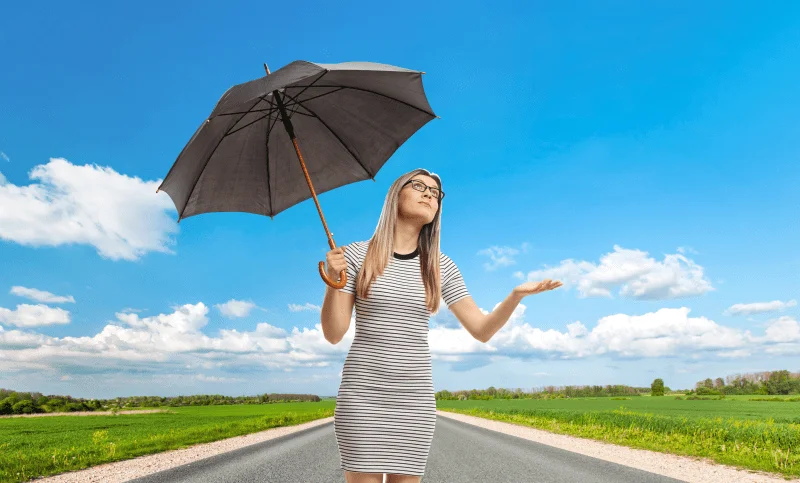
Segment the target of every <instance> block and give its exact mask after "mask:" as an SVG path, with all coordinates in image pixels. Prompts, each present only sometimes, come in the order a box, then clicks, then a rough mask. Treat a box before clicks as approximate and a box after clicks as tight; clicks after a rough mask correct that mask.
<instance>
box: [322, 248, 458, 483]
mask: <svg viewBox="0 0 800 483" xmlns="http://www.w3.org/2000/svg"><path fill="white" fill-rule="evenodd" d="M368 245H369V242H368V241H357V242H353V243H350V244H349V245H347V248H346V249H345V252H344V255H345V258H346V260H347V285H345V286H344V287H343V288H341V289H339V290H340V291H342V292H346V293H350V294H355V281H356V275H357V273H358V270H359V269H360V268H361V265H362V263H363V261H364V258H365V256H366V254H367V247H368ZM439 260H440V262H439V263H440V270H441V280H442V298H443V299H444V301H445V303H446V304H447V306H450V305H452V304H453V303H455V302H457V301H458V300H461V299H462V298H464V297H467V296H468V295H469V293H468V292H467V288H466V286H465V284H464V280H463V279H462V277H461V273H460V272H459V270H458V267H457V266H456V265H455V263H453V261H452V260H451V259H450V258H449V257H448V256H447V255H445V254H443V253H440V258H439ZM355 309H356V320H355V326H356V327H355V338H354V339H353V343H352V345H351V346H350V350H349V352H348V354H347V358H346V359H345V362H344V368H343V370H342V381H341V384H340V385H339V392H338V395H337V398H336V408H335V410H334V431H335V433H336V442H337V444H338V447H339V456H340V462H341V465H340V468H341V469H343V470H346V471H356V472H362V473H392V474H406V475H417V476H422V475H423V474H424V473H425V465H426V463H427V460H428V452H429V450H430V446H431V441H432V440H433V432H434V428H435V426H436V398H435V394H434V390H433V374H432V367H431V355H430V349H429V347H428V322H429V319H430V314H429V313H428V311H427V309H426V308H425V286H424V285H423V283H422V277H421V270H420V258H419V249H417V250H415V251H414V252H412V253H408V254H397V253H395V254H394V256H393V258H392V259H391V260H390V261H389V264H388V265H387V266H386V269H385V270H384V273H383V275H380V276H378V277H377V278H376V279H375V280H374V281H373V282H372V286H371V287H370V295H369V297H368V298H367V299H361V298H360V297H358V296H356V300H355ZM440 310H441V309H440Z"/></svg>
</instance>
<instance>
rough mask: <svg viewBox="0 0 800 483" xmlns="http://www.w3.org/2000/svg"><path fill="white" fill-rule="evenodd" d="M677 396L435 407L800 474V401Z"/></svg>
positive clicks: (443, 404)
mask: <svg viewBox="0 0 800 483" xmlns="http://www.w3.org/2000/svg"><path fill="white" fill-rule="evenodd" d="M750 398H753V396H736V397H728V398H726V399H722V400H696V401H691V400H677V399H675V397H672V396H664V397H646V398H644V397H643V398H631V399H630V400H626V401H619V400H611V399H610V398H574V399H555V400H532V399H511V400H493V401H469V400H467V401H441V400H440V401H437V408H438V409H441V410H444V411H451V412H456V413H462V414H469V415H472V416H478V417H483V418H487V419H495V420H499V421H506V422H511V423H516V424H522V425H526V426H531V427H534V428H539V429H544V430H547V431H551V432H554V433H561V434H570V435H574V436H579V437H583V438H591V439H596V440H601V441H606V442H609V443H615V444H621V445H625V446H630V447H634V448H642V449H649V450H654V451H661V452H667V453H673V454H679V455H685V456H697V457H703V458H710V459H712V460H714V461H716V462H718V463H723V464H729V465H733V466H738V467H742V468H748V469H752V470H760V471H769V472H773V473H779V474H783V475H785V476H800V405H798V404H796V403H792V402H787V403H786V404H774V403H771V402H765V401H750V400H749V399H750Z"/></svg>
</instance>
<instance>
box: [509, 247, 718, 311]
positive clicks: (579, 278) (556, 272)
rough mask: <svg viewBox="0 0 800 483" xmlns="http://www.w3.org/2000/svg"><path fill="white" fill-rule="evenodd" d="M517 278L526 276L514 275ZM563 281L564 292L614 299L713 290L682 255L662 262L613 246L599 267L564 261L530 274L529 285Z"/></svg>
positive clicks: (700, 270) (660, 297) (659, 297)
mask: <svg viewBox="0 0 800 483" xmlns="http://www.w3.org/2000/svg"><path fill="white" fill-rule="evenodd" d="M515 276H516V277H518V278H524V277H525V275H523V274H521V273H520V272H517V273H515ZM547 278H549V279H553V280H560V281H561V282H562V283H563V284H564V287H565V288H570V287H577V290H578V292H579V296H580V297H611V296H612V295H611V291H612V289H614V288H615V287H620V290H619V294H620V295H622V296H624V297H631V298H635V299H640V300H665V299H675V298H680V297H690V296H696V295H702V294H704V293H706V292H708V291H711V290H714V288H713V287H712V286H711V283H710V282H709V281H708V280H706V279H705V278H704V277H703V267H701V266H699V265H697V264H696V263H694V262H693V261H692V260H689V259H688V258H686V257H685V256H683V255H680V254H675V255H665V256H664V261H662V262H659V261H656V260H655V259H653V258H651V257H648V256H647V252H643V251H641V250H629V249H625V248H621V247H620V246H618V245H614V252H613V253H608V254H606V255H604V256H603V257H601V258H600V263H599V264H595V263H592V262H587V261H575V260H572V259H569V260H564V261H562V262H561V264H560V265H559V266H557V267H549V268H544V269H541V270H535V271H532V272H528V274H527V280H528V281H539V280H543V279H547Z"/></svg>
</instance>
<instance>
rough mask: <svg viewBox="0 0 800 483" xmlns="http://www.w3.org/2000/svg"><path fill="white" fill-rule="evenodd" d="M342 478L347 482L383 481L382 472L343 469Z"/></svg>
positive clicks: (376, 482) (380, 482)
mask: <svg viewBox="0 0 800 483" xmlns="http://www.w3.org/2000/svg"><path fill="white" fill-rule="evenodd" d="M344 480H345V481H346V482H347V483H383V473H357V472H355V471H347V470H345V472H344Z"/></svg>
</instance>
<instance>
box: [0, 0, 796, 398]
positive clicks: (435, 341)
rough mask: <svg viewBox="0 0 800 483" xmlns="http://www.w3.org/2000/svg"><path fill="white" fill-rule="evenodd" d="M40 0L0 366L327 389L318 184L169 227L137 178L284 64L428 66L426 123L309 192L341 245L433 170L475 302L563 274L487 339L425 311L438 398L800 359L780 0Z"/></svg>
mask: <svg viewBox="0 0 800 483" xmlns="http://www.w3.org/2000/svg"><path fill="white" fill-rule="evenodd" d="M47 3H48V4H47V5H37V6H36V7H35V9H34V7H32V6H24V5H22V4H20V3H19V2H18V3H17V4H15V5H13V6H9V7H6V9H5V12H6V15H5V17H6V22H4V27H3V29H2V31H0V52H1V53H2V58H3V59H4V69H3V70H4V74H3V75H2V76H0V106H2V109H0V173H1V174H2V175H1V176H0V263H1V264H2V265H0V266H2V269H0V328H2V330H0V365H1V366H2V370H1V371H0V387H7V388H13V389H16V390H24V391H41V392H44V393H45V394H51V393H61V394H72V395H73V396H78V397H115V396H126V395H137V394H151V395H176V394H189V393H195V394H196V393H218V394H229V395H236V394H257V393H264V392H310V393H316V394H320V395H335V394H336V390H337V388H338V384H339V380H340V371H341V367H342V363H343V361H344V356H345V355H346V351H347V348H348V346H349V343H350V341H351V340H352V329H353V326H352V325H351V332H350V333H349V335H348V337H346V338H345V340H343V341H342V342H341V343H340V344H338V345H336V346H332V345H330V344H328V343H327V342H325V341H324V339H323V338H322V337H321V333H320V331H319V327H318V326H317V324H318V323H319V306H320V305H321V304H322V298H323V294H324V289H325V286H324V283H323V282H322V280H321V279H320V277H319V274H318V272H317V267H316V265H317V262H318V261H320V260H323V259H324V255H325V252H326V251H327V250H328V249H329V248H328V244H327V240H326V238H325V233H324V230H323V228H322V223H321V221H320V219H319V215H318V214H317V211H316V207H315V205H314V203H313V201H312V200H306V201H304V202H302V203H301V204H298V205H296V206H294V207H292V208H290V209H289V210H287V211H285V212H283V213H280V214H279V215H278V216H276V217H275V218H274V219H272V220H270V219H269V218H268V217H263V216H257V215H251V214H245V213H211V214H203V215H198V216H195V217H190V218H187V219H184V220H182V221H181V223H180V224H176V220H177V212H176V211H175V208H174V206H173V205H172V203H171V201H170V200H169V197H168V195H167V194H166V193H163V192H162V193H158V194H156V193H155V188H156V187H158V185H159V184H160V181H161V180H162V179H163V177H164V176H165V175H166V173H167V171H168V170H169V168H170V166H171V165H172V163H173V162H174V160H175V158H176V157H177V155H178V153H179V152H180V150H181V149H182V148H183V146H184V145H185V144H186V142H187V141H188V140H189V138H190V137H191V135H192V133H193V132H194V131H195V129H196V128H197V126H198V124H199V122H201V121H202V120H203V119H205V118H206V116H207V115H208V114H209V113H210V112H211V109H212V108H213V107H214V105H215V103H216V102H217V100H218V99H219V97H220V96H221V95H222V94H223V93H224V92H225V90H226V89H228V88H229V87H231V86H232V85H234V84H238V83H242V82H246V81H248V80H251V79H254V78H257V77H260V76H262V75H263V74H264V72H263V67H262V64H263V63H264V62H266V63H268V64H269V66H270V68H271V69H272V70H273V71H275V70H277V69H278V68H280V67H282V66H284V65H286V64H288V63H290V62H292V61H294V60H308V61H312V62H320V63H337V62H346V61H371V62H380V63H386V64H392V65H397V66H401V67H405V68H410V69H418V70H422V71H425V72H426V74H425V76H424V77H423V81H424V86H425V90H426V93H427V96H428V99H429V101H430V104H431V106H432V107H433V109H434V112H436V114H438V115H439V116H441V119H435V120H433V121H431V122H430V123H428V124H427V125H426V126H424V127H423V128H422V129H421V130H420V131H419V132H417V133H416V134H415V135H414V136H413V137H412V138H411V139H410V140H409V141H407V142H406V143H405V144H404V145H403V146H402V147H401V148H400V149H399V150H398V151H397V152H396V153H395V155H394V156H393V157H392V158H391V159H390V160H389V161H388V162H387V163H386V165H385V166H384V168H383V169H382V170H381V171H380V172H379V173H378V175H377V176H376V182H372V181H365V182H360V183H354V184H351V185H347V186H345V187H342V188H339V189H337V190H334V191H331V192H327V193H323V194H322V195H320V196H319V200H320V203H321V206H322V209H323V213H324V214H325V218H326V221H327V223H328V226H329V227H330V230H331V232H333V234H334V238H335V240H336V243H337V244H338V245H342V244H347V243H350V242H351V241H356V240H366V239H368V238H369V237H370V236H371V235H372V233H373V231H374V229H375V227H376V224H377V221H378V217H379V215H380V210H381V207H382V203H383V198H384V196H385V194H386V191H387V190H388V187H389V185H390V184H391V182H392V181H393V180H394V179H396V178H397V177H398V176H399V175H401V174H403V173H405V172H407V171H410V170H412V169H414V168H417V167H425V168H427V169H429V170H432V171H433V172H435V173H437V174H439V175H440V176H441V177H442V180H443V188H444V190H445V191H446V193H447V198H446V199H445V202H444V203H443V206H442V209H443V211H442V215H443V217H442V246H441V248H442V251H443V252H444V253H446V254H448V255H449V256H450V257H451V258H452V259H453V260H454V261H455V262H456V264H457V265H458V266H459V268H460V270H461V272H462V274H463V276H464V280H465V282H466V284H467V288H468V289H469V291H470V293H471V294H472V296H473V298H474V299H475V301H476V302H477V303H478V305H479V306H480V307H481V308H482V309H483V310H484V311H487V312H488V311H491V310H492V309H493V308H494V307H495V306H496V305H497V304H498V303H499V302H501V301H502V300H503V299H504V298H505V297H506V296H507V295H508V293H509V292H510V291H511V290H512V289H513V288H514V287H515V286H516V285H518V284H520V283H522V282H523V281H524V280H541V279H543V278H557V279H560V280H562V281H563V282H564V284H565V285H564V286H563V287H561V288H559V289H557V290H555V291H552V292H547V293H544V294H537V295H532V296H529V297H527V298H525V299H524V300H523V301H522V304H521V305H520V307H519V309H518V310H517V312H515V314H514V315H513V316H512V319H511V320H510V321H509V323H508V324H507V326H506V327H504V328H503V329H502V330H501V331H500V332H498V334H496V336H495V337H494V338H493V339H492V340H491V341H490V342H489V343H488V344H485V345H484V344H480V343H478V342H477V341H475V340H473V339H471V338H470V337H469V336H468V334H467V333H466V331H465V330H464V329H463V328H459V326H458V322H457V321H456V320H455V319H454V318H453V316H452V314H451V313H450V312H449V311H448V310H447V309H446V308H444V306H443V310H442V311H441V312H440V313H439V314H437V315H436V316H434V317H433V318H432V319H431V338H430V342H431V350H432V353H433V357H434V385H435V387H436V389H437V390H441V389H450V390H457V389H470V388H485V387H488V386H490V385H494V386H496V387H507V388H517V387H521V388H523V389H530V388H532V387H540V386H545V385H566V384H614V383H621V384H631V385H637V386H645V385H649V384H650V382H651V381H652V380H653V378H654V377H662V378H663V379H664V381H665V383H666V384H667V385H668V386H671V387H690V386H693V384H694V382H695V381H697V380H700V379H703V378H705V377H717V376H724V375H727V374H733V373H737V372H751V371H760V370H772V369H783V368H786V369H790V370H793V371H797V370H799V369H800V367H799V366H800V364H799V362H800V325H799V324H798V320H800V307H798V305H797V300H798V299H800V249H799V248H798V247H800V229H799V228H798V227H800V220H798V218H799V217H798V213H799V212H800V211H799V210H798V207H799V206H800V194H799V191H798V188H797V187H798V186H800V168H798V166H799V165H800V163H798V158H800V145H798V143H797V132H798V129H800V110H798V107H800V94H799V93H798V92H800V91H798V89H797V85H800V6H798V5H797V4H796V3H795V2H771V3H769V4H765V5H758V6H756V5H750V6H736V7H731V6H730V5H729V4H726V3H723V2H704V3H703V4H697V3H695V2H692V3H689V2H682V3H677V4H675V3H672V4H670V5H669V6H653V5H647V6H643V5H637V4H634V2H612V3H602V4H601V3H599V2H592V3H590V4H586V3H565V2H549V3H543V2H531V3H530V4H529V5H527V6H525V7H521V6H520V5H519V4H518V2H517V3H497V2H492V4H491V6H489V4H488V3H486V4H480V3H473V2H458V3H444V2H441V3H434V2H425V3H419V4H412V3H409V2H406V3H404V4H403V7H402V8H397V7H393V8H391V9H388V8H387V7H383V6H381V7H379V6H376V5H375V4H367V3H364V4H356V3H350V4H349V5H347V6H343V7H336V8H333V7H332V6H331V4H330V3H319V2H301V4H299V5H296V6H292V7H291V10H289V9H287V7H286V6H285V5H282V4H278V5H272V4H269V3H263V2H253V3H250V4H248V3H237V2H229V3H228V4H226V6H225V7H220V6H219V5H218V4H211V3H203V2H193V3H178V2H167V3H165V2H159V3H150V2H138V3H136V4H135V5H134V4H130V5H109V4H107V3H99V2H98V3H95V4H89V3H88V2H84V3H82V4H81V5H80V6H79V7H77V8H76V7H75V6H67V5H64V4H63V3H56V2H47ZM587 5H589V6H588V7H587ZM278 17H279V18H278Z"/></svg>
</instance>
